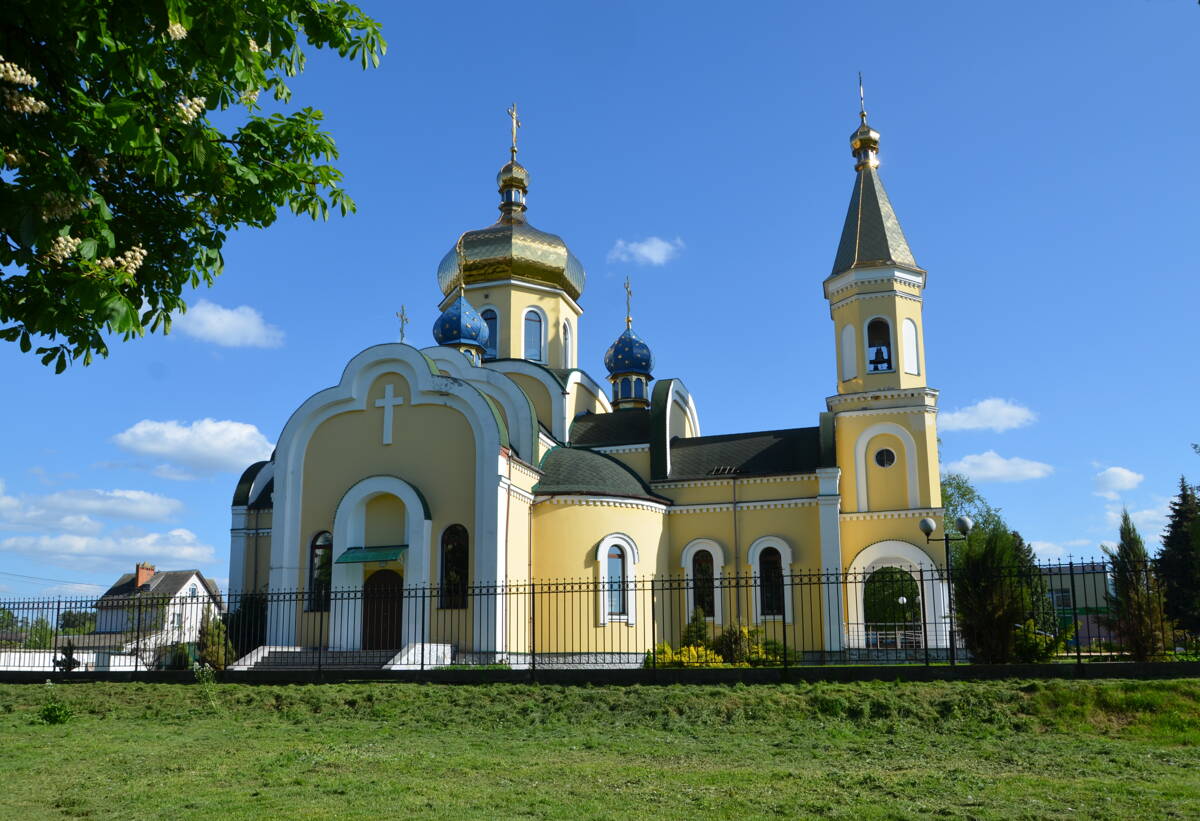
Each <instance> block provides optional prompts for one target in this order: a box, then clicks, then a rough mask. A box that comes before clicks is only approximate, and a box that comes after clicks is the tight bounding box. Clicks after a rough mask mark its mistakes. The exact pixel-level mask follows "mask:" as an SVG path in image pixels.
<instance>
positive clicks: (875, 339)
mask: <svg viewBox="0 0 1200 821" xmlns="http://www.w3.org/2000/svg"><path fill="white" fill-rule="evenodd" d="M890 370H893V367H892V329H891V326H890V325H889V324H888V321H887V320H886V319H872V320H871V322H870V323H869V324H868V325H867V373H883V372H885V371H890Z"/></svg>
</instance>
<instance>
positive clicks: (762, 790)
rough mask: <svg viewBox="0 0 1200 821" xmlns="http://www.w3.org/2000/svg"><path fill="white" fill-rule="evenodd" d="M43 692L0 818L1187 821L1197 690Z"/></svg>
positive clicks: (6, 738) (28, 715) (18, 716)
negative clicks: (46, 710) (66, 716)
mask: <svg viewBox="0 0 1200 821" xmlns="http://www.w3.org/2000/svg"><path fill="white" fill-rule="evenodd" d="M49 690H50V691H52V692H53V694H54V697H56V698H58V699H59V700H61V701H62V702H63V703H65V704H66V705H67V706H68V707H69V708H70V709H71V711H72V713H73V717H72V718H71V720H70V721H68V722H67V723H65V724H58V725H46V724H43V723H40V722H39V721H38V720H37V716H38V714H39V711H40V710H41V708H42V706H43V705H44V704H45V703H46V700H47V698H48V697H49V695H48V688H46V687H45V686H44V685H0V731H2V738H3V743H2V744H0V768H2V770H0V771H2V772H3V773H4V775H5V786H4V787H3V791H4V792H3V799H0V807H3V814H4V817H7V818H19V819H38V818H125V819H128V818H176V817H180V818H182V817H187V818H263V817H276V818H281V819H282V818H299V817H304V818H368V817H378V816H380V815H382V814H386V815H387V816H390V817H398V816H406V815H414V816H419V817H431V818H455V819H460V818H522V817H532V818H562V817H569V818H574V819H584V818H648V817H656V818H685V817H686V818H760V817H831V818H928V817H932V816H936V817H948V818H1083V817H1088V818H1129V817H1139V818H1196V817H1200V746H1198V745H1197V742H1198V741H1200V681H1195V680H1185V681H1169V682H1140V681H1103V682H1070V681H1059V682H1044V683H1043V682H1021V681H1000V682H936V683H880V682H874V683H858V684H811V685H805V684H800V685H777V686H732V687H723V686H662V687H655V686H640V687H559V686H526V685H493V686H452V685H414V684H396V683H363V684H328V685H297V686H253V685H218V686H217V687H216V688H215V701H216V704H215V707H214V705H213V704H212V703H210V701H209V699H208V698H207V697H206V696H205V692H204V690H203V688H201V687H200V686H191V685H166V684H107V683H75V684H65V685H56V686H54V687H53V688H49Z"/></svg>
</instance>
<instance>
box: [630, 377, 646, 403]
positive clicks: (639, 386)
mask: <svg viewBox="0 0 1200 821" xmlns="http://www.w3.org/2000/svg"><path fill="white" fill-rule="evenodd" d="M633 398H634V399H645V398H646V383H645V382H643V381H642V380H640V379H635V380H633Z"/></svg>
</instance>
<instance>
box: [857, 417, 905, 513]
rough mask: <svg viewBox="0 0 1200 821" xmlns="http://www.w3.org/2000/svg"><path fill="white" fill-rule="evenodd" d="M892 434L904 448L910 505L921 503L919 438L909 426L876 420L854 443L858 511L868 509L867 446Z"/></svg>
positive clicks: (863, 511) (861, 511) (862, 511)
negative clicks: (918, 463) (877, 437)
mask: <svg viewBox="0 0 1200 821" xmlns="http://www.w3.org/2000/svg"><path fill="white" fill-rule="evenodd" d="M884 434H890V435H892V436H895V437H896V438H897V439H899V440H900V444H901V446H902V447H903V448H904V465H905V469H906V477H905V479H906V481H907V482H908V506H909V507H910V508H916V507H917V506H918V505H919V504H920V498H921V496H920V488H919V487H918V485H917V440H916V439H914V438H913V435H912V432H911V431H909V430H908V428H904V427H901V426H900V425H897V424H896V423H895V422H876V423H875V424H874V425H871V426H870V427H869V428H867V429H865V430H864V431H863V432H862V433H860V434H859V435H858V440H857V441H856V442H855V443H854V469H855V471H856V473H857V476H856V477H855V482H854V484H855V490H856V491H857V496H858V499H857V501H858V510H857V511H856V512H858V513H865V512H867V511H868V509H869V507H870V505H869V504H868V503H867V499H868V497H867V446H868V445H870V444H871V440H872V439H874V438H875V437H876V436H881V435H884Z"/></svg>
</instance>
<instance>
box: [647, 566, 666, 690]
mask: <svg viewBox="0 0 1200 821" xmlns="http://www.w3.org/2000/svg"><path fill="white" fill-rule="evenodd" d="M657 625H658V607H657V605H656V603H655V601H654V579H653V577H652V578H651V579H650V668H651V669H657V668H658V653H655V652H654V646H655V642H654V638H655V636H654V631H655V630H656V629H657ZM664 632H665V631H664Z"/></svg>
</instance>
